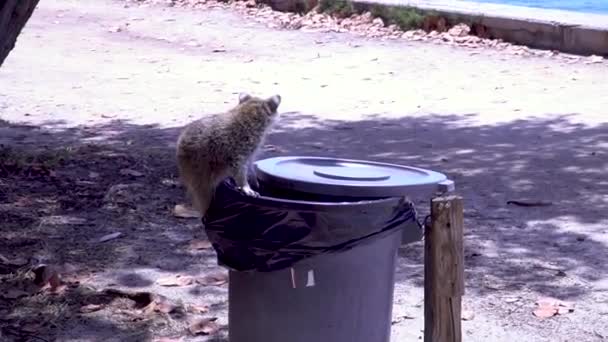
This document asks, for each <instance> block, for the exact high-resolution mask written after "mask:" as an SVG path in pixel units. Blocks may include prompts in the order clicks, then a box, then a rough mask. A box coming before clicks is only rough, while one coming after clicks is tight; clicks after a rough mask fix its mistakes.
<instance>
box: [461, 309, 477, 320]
mask: <svg viewBox="0 0 608 342" xmlns="http://www.w3.org/2000/svg"><path fill="white" fill-rule="evenodd" d="M460 315H461V318H462V320H463V321H472V320H473V318H475V313H474V312H473V310H462V312H461V314H460Z"/></svg>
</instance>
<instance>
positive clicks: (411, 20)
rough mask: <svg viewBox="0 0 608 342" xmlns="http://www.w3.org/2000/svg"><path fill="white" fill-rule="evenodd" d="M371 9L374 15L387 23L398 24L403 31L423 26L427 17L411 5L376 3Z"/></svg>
mask: <svg viewBox="0 0 608 342" xmlns="http://www.w3.org/2000/svg"><path fill="white" fill-rule="evenodd" d="M369 11H370V13H371V14H372V16H374V17H377V18H381V19H382V21H384V23H385V25H397V26H398V27H399V28H400V29H402V30H403V31H407V30H413V29H418V28H421V27H422V24H423V23H424V18H425V17H426V15H425V14H423V13H422V12H421V11H420V10H418V9H416V8H411V7H394V6H391V7H385V6H378V5H374V6H372V7H371V8H370V9H369Z"/></svg>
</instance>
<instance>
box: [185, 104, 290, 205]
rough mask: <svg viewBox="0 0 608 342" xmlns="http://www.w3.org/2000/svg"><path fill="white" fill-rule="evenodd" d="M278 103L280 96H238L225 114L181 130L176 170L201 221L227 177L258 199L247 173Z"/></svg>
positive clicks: (189, 125) (201, 120)
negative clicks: (218, 187) (235, 102)
mask: <svg viewBox="0 0 608 342" xmlns="http://www.w3.org/2000/svg"><path fill="white" fill-rule="evenodd" d="M280 103H281V96H280V95H274V96H272V97H270V98H267V99H262V98H258V97H254V96H251V95H249V94H246V93H241V94H240V95H239V103H238V105H236V106H235V107H234V108H232V109H231V110H229V111H228V112H226V113H222V114H216V115H213V116H210V117H204V118H202V119H199V120H196V121H194V122H192V123H190V124H188V125H187V126H186V127H185V128H184V130H183V132H182V133H181V134H180V136H179V139H178V141H177V163H178V169H179V174H180V178H181V180H182V182H183V183H184V185H185V186H186V188H187V190H188V193H189V194H190V196H191V197H192V202H193V206H194V208H195V209H197V210H198V211H199V212H200V214H201V217H205V213H206V212H207V210H208V209H209V205H210V203H211V200H212V198H213V195H214V193H215V189H216V187H217V186H218V185H219V184H220V183H221V182H222V181H223V180H224V179H226V178H227V177H233V178H234V180H235V182H236V184H237V186H238V187H239V188H240V189H241V190H242V191H243V192H244V193H245V194H246V195H249V196H259V195H258V193H257V192H256V191H255V190H253V189H252V188H251V186H250V184H249V180H248V176H249V175H248V173H249V170H250V168H251V163H252V162H253V159H254V157H255V154H256V152H257V151H258V149H259V147H260V146H261V145H262V144H263V141H264V137H265V135H266V133H267V132H268V130H269V128H270V127H271V125H272V124H273V122H274V120H275V119H276V117H277V116H278V113H277V109H278V107H279V104H280ZM253 179H255V178H253ZM252 182H253V181H252ZM255 185H257V184H254V186H255Z"/></svg>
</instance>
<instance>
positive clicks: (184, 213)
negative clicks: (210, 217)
mask: <svg viewBox="0 0 608 342" xmlns="http://www.w3.org/2000/svg"><path fill="white" fill-rule="evenodd" d="M173 216H175V217H180V218H199V217H200V214H199V213H198V211H196V210H194V209H191V208H188V207H186V206H185V205H183V204H177V205H175V207H174V208H173Z"/></svg>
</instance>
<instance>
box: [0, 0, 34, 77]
mask: <svg viewBox="0 0 608 342" xmlns="http://www.w3.org/2000/svg"><path fill="white" fill-rule="evenodd" d="M39 1H40V0H0V66H2V63H4V60H5V59H6V57H7V56H8V54H9V53H10V52H11V50H13V48H14V47H15V43H16V42H17V36H19V33H21V30H22V29H23V27H24V26H25V24H26V23H27V21H28V20H29V19H30V17H31V16H32V13H33V12H34V8H36V5H38V2H39Z"/></svg>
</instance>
